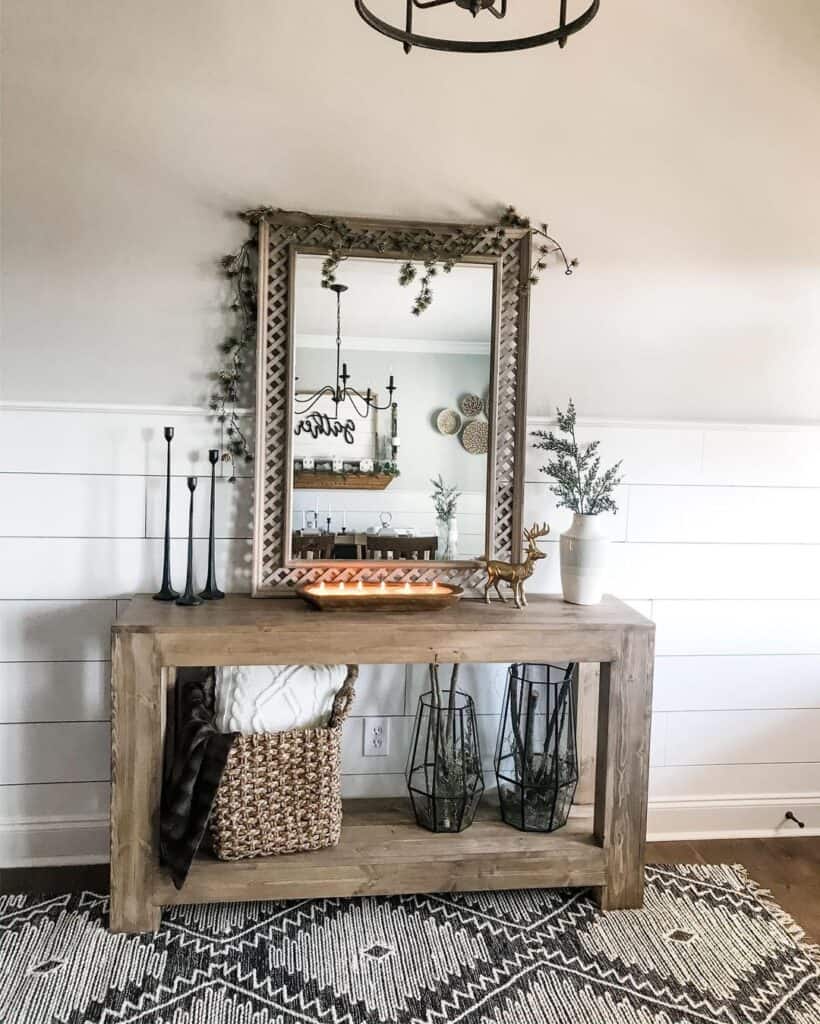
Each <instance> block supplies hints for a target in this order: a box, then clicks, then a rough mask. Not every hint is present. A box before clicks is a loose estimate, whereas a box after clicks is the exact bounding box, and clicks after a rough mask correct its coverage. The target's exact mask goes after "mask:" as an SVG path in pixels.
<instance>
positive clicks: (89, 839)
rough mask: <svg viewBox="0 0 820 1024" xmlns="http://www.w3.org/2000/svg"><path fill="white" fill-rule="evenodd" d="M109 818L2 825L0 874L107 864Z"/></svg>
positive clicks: (10, 822) (41, 820) (67, 819)
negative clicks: (9, 870) (0, 871)
mask: <svg viewBox="0 0 820 1024" xmlns="http://www.w3.org/2000/svg"><path fill="white" fill-rule="evenodd" d="M108 835H109V833H108V818H107V817H106V818H64V819H60V820H53V819H28V820H21V821H6V822H0V870H2V869H3V868H40V867H59V866H63V865H65V866H68V865H70V864H105V863H107V862H108V859H109V842H108Z"/></svg>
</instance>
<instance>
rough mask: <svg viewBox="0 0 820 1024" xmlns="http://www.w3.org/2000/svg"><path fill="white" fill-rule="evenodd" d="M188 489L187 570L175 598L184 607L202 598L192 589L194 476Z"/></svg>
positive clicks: (189, 481)
mask: <svg viewBox="0 0 820 1024" xmlns="http://www.w3.org/2000/svg"><path fill="white" fill-rule="evenodd" d="M188 490H189V491H190V492H191V498H190V501H189V502H188V571H187V574H186V576H185V593H184V594H183V595H182V597H178V598H177V604H181V605H184V606H185V607H192V606H193V605H196V604H202V598H201V597H198V596H197V594H196V593H195V591H194V491H195V490H196V477H195V476H189V477H188Z"/></svg>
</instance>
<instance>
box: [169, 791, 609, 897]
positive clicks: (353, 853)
mask: <svg viewBox="0 0 820 1024" xmlns="http://www.w3.org/2000/svg"><path fill="white" fill-rule="evenodd" d="M605 879H606V865H605V853H604V850H603V848H602V847H601V846H600V845H598V844H597V843H596V841H595V839H594V837H593V835H592V821H591V819H583V818H580V819H576V818H570V820H569V822H568V823H567V825H566V826H565V827H564V828H562V829H560V830H559V831H558V832H553V833H551V834H549V835H541V834H538V833H534V832H519V831H518V830H517V829H514V828H512V827H511V826H509V825H505V824H504V823H503V822H502V821H500V820H499V817H498V807H497V805H495V806H493V805H492V804H486V805H482V807H481V808H480V810H479V813H478V815H477V816H476V821H475V822H474V824H473V825H472V826H471V827H470V828H468V829H466V830H465V831H464V832H461V833H459V834H457V835H448V834H444V833H433V832H427V831H425V830H424V829H421V828H419V826H418V825H417V824H416V821H415V818H414V817H413V813H412V810H411V808H410V807H409V802H408V801H407V800H406V799H403V798H397V799H395V800H382V799H380V800H349V801H345V804H344V820H343V824H342V837H341V840H340V842H339V845H338V846H335V847H331V848H329V849H326V850H316V851H315V852H312V853H292V854H289V855H287V856H282V857H257V858H253V859H251V860H237V861H219V860H217V859H216V858H215V857H213V856H211V855H209V854H202V855H200V856H199V857H198V858H197V859H196V861H195V862H194V864H193V866H192V868H191V873H190V874H189V876H188V879H187V881H186V882H185V885H184V887H183V888H182V889H181V890H177V889H175V888H174V885H173V883H172V882H171V879H170V877H169V876H168V874H167V873H165V872H163V873H161V874H160V875H159V876H158V877H157V880H156V884H155V886H154V904H155V905H156V906H158V907H163V906H170V905H172V904H177V903H212V902H219V901H222V900H236V901H242V900H283V899H308V898H311V897H321V896H373V895H393V894H400V893H415V892H457V891H460V892H470V891H473V890H479V889H519V888H520V889H526V888H534V887H538V886H546V887H553V886H600V885H603V884H604V881H605Z"/></svg>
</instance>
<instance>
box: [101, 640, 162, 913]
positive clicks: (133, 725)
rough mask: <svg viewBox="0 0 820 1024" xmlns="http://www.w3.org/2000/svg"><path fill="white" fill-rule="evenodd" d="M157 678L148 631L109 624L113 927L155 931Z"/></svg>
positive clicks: (159, 676) (158, 776) (159, 718)
mask: <svg viewBox="0 0 820 1024" xmlns="http://www.w3.org/2000/svg"><path fill="white" fill-rule="evenodd" d="M162 690H163V679H162V672H161V670H160V667H159V664H158V662H157V659H156V657H155V655H154V638H153V636H151V635H150V634H145V633H131V632H115V634H114V638H113V641H112V648H111V916H110V927H111V931H112V932H155V931H157V930H158V928H159V924H160V910H159V908H158V907H155V906H154V904H153V888H154V872H155V870H156V869H157V867H158V865H159V804H160V796H161V786H162V733H163V726H164V721H165V715H164V705H163V700H164V697H163V693H162Z"/></svg>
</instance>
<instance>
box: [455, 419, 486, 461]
mask: <svg viewBox="0 0 820 1024" xmlns="http://www.w3.org/2000/svg"><path fill="white" fill-rule="evenodd" d="M461 443H462V445H464V450H465V451H468V452H469V453H470V455H486V454H487V446H488V444H489V425H488V424H487V421H486V420H471V421H470V422H469V423H468V424H467V426H466V427H465V428H464V430H462V432H461Z"/></svg>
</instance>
